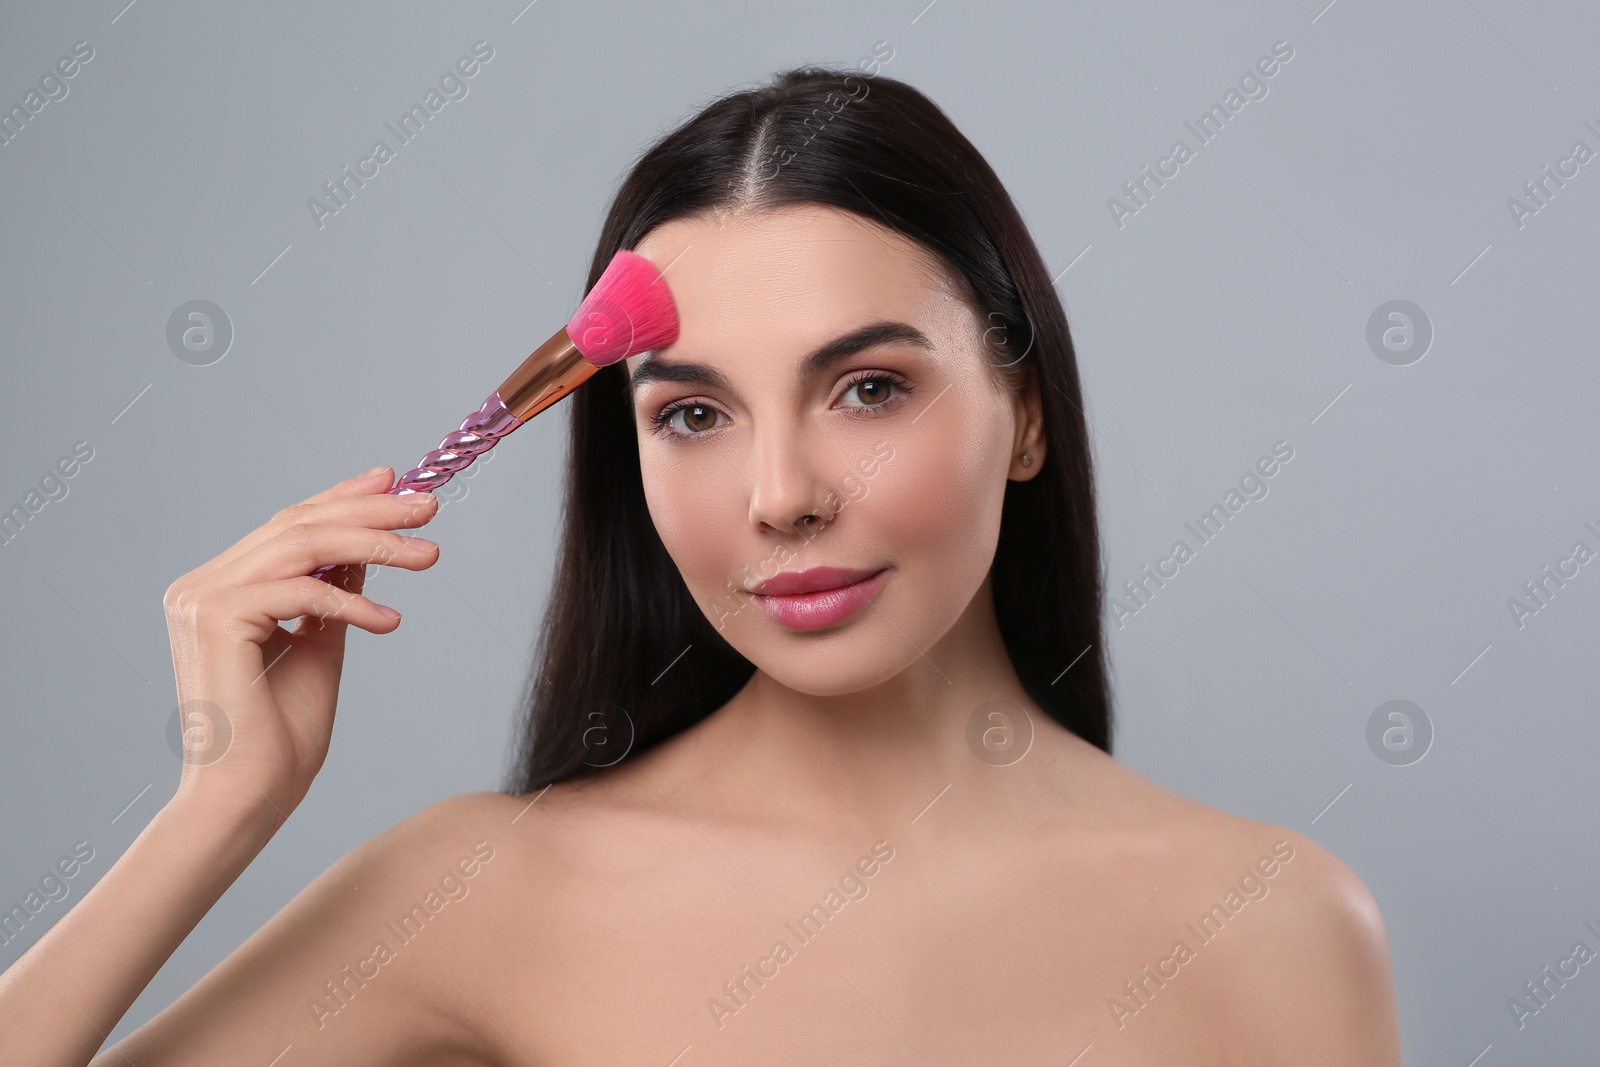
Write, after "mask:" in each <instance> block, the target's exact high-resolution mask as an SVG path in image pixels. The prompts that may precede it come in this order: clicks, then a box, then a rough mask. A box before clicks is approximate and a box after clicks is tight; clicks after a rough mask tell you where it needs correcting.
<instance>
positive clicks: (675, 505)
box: [641, 457, 739, 596]
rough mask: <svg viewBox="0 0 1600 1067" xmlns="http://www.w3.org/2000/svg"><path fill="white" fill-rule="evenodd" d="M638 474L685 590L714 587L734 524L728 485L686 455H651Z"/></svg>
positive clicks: (731, 489) (730, 546)
mask: <svg viewBox="0 0 1600 1067" xmlns="http://www.w3.org/2000/svg"><path fill="white" fill-rule="evenodd" d="M722 466H723V467H724V469H726V465H725V464H724V465H722ZM641 473H642V475H643V480H644V495H645V503H646V505H647V506H648V507H649V509H650V518H651V520H652V521H653V522H654V523H655V527H656V532H657V533H658V534H659V535H660V536H661V543H662V544H663V545H665V546H666V549H667V554H668V555H670V556H671V557H672V560H673V562H674V563H676V564H677V565H678V570H679V571H681V572H682V573H683V577H684V580H685V582H686V583H687V584H688V586H689V591H690V592H691V593H694V594H696V595H697V596H698V595H699V594H700V593H701V592H702V591H703V590H704V589H706V588H710V587H718V588H720V587H721V585H722V582H723V575H724V574H725V573H727V571H728V569H729V559H730V558H731V554H732V552H733V551H734V549H733V543H734V540H735V538H736V537H737V535H738V529H739V527H738V522H737V518H738V516H737V515H734V514H733V513H732V512H731V511H730V501H732V500H733V499H734V498H733V496H732V495H731V494H733V492H734V487H731V486H726V485H723V484H722V483H721V482H720V481H719V480H718V479H719V477H720V476H719V474H718V473H717V472H716V471H714V470H705V469H703V468H702V467H700V466H699V465H697V464H696V463H694V462H693V461H691V460H680V459H676V458H673V459H667V460H663V459H659V458H656V457H652V458H650V459H646V460H644V462H643V466H642V469H641ZM735 569H736V568H735Z"/></svg>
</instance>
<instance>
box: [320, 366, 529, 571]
mask: <svg viewBox="0 0 1600 1067" xmlns="http://www.w3.org/2000/svg"><path fill="white" fill-rule="evenodd" d="M524 421H525V420H523V419H519V418H517V417H516V416H515V415H513V414H511V412H510V411H509V410H507V408H506V406H505V403H504V402H502V401H501V399H500V392H499V390H496V391H495V392H493V393H490V394H489V399H487V400H485V401H484V402H483V406H482V407H480V408H479V409H478V410H477V411H475V412H473V413H472V414H471V415H468V416H467V418H466V420H465V421H463V422H462V423H461V428H460V429H459V430H452V431H451V432H450V433H447V434H445V436H444V440H442V441H440V442H439V447H438V448H436V449H434V450H433V451H432V452H429V453H428V454H427V455H426V456H423V457H422V460H421V462H419V463H418V464H417V465H416V466H415V467H413V468H411V469H410V470H408V471H406V472H405V473H404V474H402V475H401V476H400V480H399V481H398V482H396V483H395V485H394V487H393V488H392V489H389V490H387V492H388V493H389V494H390V495H391V496H403V495H405V494H408V493H431V492H433V491H434V490H435V489H437V488H439V487H440V486H441V485H443V484H444V483H446V482H448V481H449V480H450V479H451V478H453V477H455V476H456V474H457V473H459V472H460V471H463V470H466V469H467V468H468V467H470V466H471V465H472V462H473V460H475V459H477V458H478V457H479V456H481V455H483V453H485V452H487V451H489V449H491V448H493V447H494V446H495V445H496V444H498V443H499V442H500V438H502V437H504V436H505V435H506V434H508V433H510V432H511V431H512V430H515V429H516V428H517V427H519V426H521V425H522V424H523V422H524ZM336 566H339V564H336V563H330V564H328V565H327V566H326V567H318V568H317V569H316V570H314V571H312V572H311V577H313V578H322V577H323V576H324V575H325V574H327V573H328V572H329V571H331V570H333V568H334V567H336ZM324 580H326V579H324Z"/></svg>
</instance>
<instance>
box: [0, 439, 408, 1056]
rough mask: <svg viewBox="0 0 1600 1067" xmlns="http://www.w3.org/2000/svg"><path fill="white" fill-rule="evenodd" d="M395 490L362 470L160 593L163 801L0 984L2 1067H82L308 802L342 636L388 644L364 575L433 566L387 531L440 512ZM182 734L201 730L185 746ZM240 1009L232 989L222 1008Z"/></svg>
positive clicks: (243, 992) (175, 1043)
mask: <svg viewBox="0 0 1600 1067" xmlns="http://www.w3.org/2000/svg"><path fill="white" fill-rule="evenodd" d="M378 475H382V476H383V477H382V478H381V480H380V479H379V478H378ZM392 478H393V471H391V470H390V469H389V468H387V467H380V468H375V469H374V470H372V471H369V472H367V474H366V475H363V476H361V477H357V478H350V479H346V480H344V481H342V482H340V483H339V484H337V485H335V486H332V487H330V488H329V489H326V490H324V491H322V492H320V493H317V494H315V495H313V496H311V497H308V498H307V499H306V500H304V501H301V502H300V503H299V504H296V505H291V506H290V507H286V508H284V509H282V510H281V511H279V512H278V513H277V514H276V515H274V516H273V517H272V519H270V520H269V521H268V522H266V523H265V524H263V525H262V526H260V527H258V528H257V529H256V530H254V531H252V532H251V533H249V534H247V535H246V536H245V537H243V538H242V539H240V540H239V541H238V542H236V543H235V544H234V545H233V546H232V547H230V548H228V549H227V550H225V551H223V552H222V553H220V554H219V555H217V556H216V557H214V558H213V559H211V560H209V561H208V562H206V563H204V564H202V565H201V566H199V567H197V568H195V569H194V570H193V571H190V572H189V573H188V574H185V575H183V576H182V577H181V578H179V579H178V580H177V581H175V582H173V583H172V585H171V586H170V587H168V589H167V593H166V596H165V597H164V598H163V600H162V606H163V609H164V611H165V614H166V620H167V630H168V636H169V638H170V641H171V644H172V657H173V667H174V670H175V673H176V677H177V690H178V699H179V707H180V708H182V709H184V713H185V718H186V721H185V727H186V728H185V730H184V731H183V742H184V749H185V751H184V762H183V771H182V775H181V777H180V780H179V784H178V789H177V792H176V794H175V795H174V797H173V799H172V800H171V801H169V802H168V804H167V805H166V806H165V807H164V808H163V809H162V811H161V813H160V814H158V815H157V817H156V818H155V819H154V820H152V822H151V823H150V825H149V826H148V827H146V829H145V831H144V832H143V833H141V834H140V835H139V838H138V839H137V840H136V841H135V842H134V844H133V845H132V846H131V847H130V848H129V850H128V852H127V853H126V854H125V855H124V856H123V857H122V858H121V859H119V860H118V862H117V863H116V864H115V865H114V866H113V867H112V869H111V870H110V871H108V872H106V874H105V876H104V877H103V878H102V879H101V880H100V882H99V883H98V884H97V885H96V886H95V887H94V888H93V889H92V890H91V891H90V892H89V893H87V894H85V896H84V897H83V898H82V899H81V900H80V901H79V902H78V904H77V905H76V906H75V907H73V908H72V909H71V910H70V911H68V913H67V914H66V915H64V916H62V918H61V919H60V921H59V922H57V923H56V924H55V927H54V928H52V929H51V930H50V931H49V932H47V933H46V934H45V935H44V936H43V937H41V938H40V939H39V941H38V943H36V944H35V945H33V946H32V947H31V948H30V949H29V950H28V952H27V953H25V954H24V956H23V957H22V959H20V960H18V961H17V962H16V963H14V964H12V966H11V967H10V968H8V969H7V970H6V971H5V973H4V974H0V1056H3V1062H4V1063H5V1064H6V1065H7V1067H12V1065H15V1067H33V1065H39V1067H46V1065H49V1067H70V1065H78V1067H81V1065H83V1064H86V1063H88V1062H89V1057H90V1056H92V1055H93V1053H94V1050H95V1049H96V1048H98V1047H99V1046H100V1044H102V1043H103V1041H104V1040H105V1035H106V1034H107V1033H108V1032H109V1031H110V1030H111V1028H112V1027H114V1026H115V1025H116V1023H117V1021H118V1020H119V1019H121V1018H122V1015H123V1013H125V1012H126V1011H127V1010H128V1007H129V1005H130V1004H132V1003H133V1001H134V999H135V998H136V997H137V996H138V995H139V993H140V992H141V991H142V990H143V989H144V987H145V986H146V985H147V984H148V983H149V981H150V979H151V978H152V977H153V976H154V975H155V973H156V972H157V971H158V970H159V969H160V968H161V965H162V964H163V963H164V962H165V961H166V959H167V958H168V957H169V956H170V955H171V954H172V952H173V950H174V949H176V948H177V946H178V945H179V944H180V943H181V942H182V941H183V939H184V938H185V937H187V936H188V933H189V931H190V930H192V929H193V928H194V927H195V925H196V924H197V923H198V922H199V921H200V919H201V917H202V916H204V915H205V914H206V912H207V911H208V910H209V909H210V908H211V906H212V905H213V904H215V903H216V901H217V898H219V897H220V896H221V895H222V894H223V892H224V891H225V890H226V889H227V888H228V886H229V885H231V884H232V883H233V881H234V879H235V878H237V877H238V876H239V872H241V871H242V870H244V868H245V867H246V866H248V865H249V863H250V861H251V860H252V859H254V858H255V856H256V855H257V853H259V852H260V851H261V849H262V848H263V847H264V846H265V845H266V843H267V841H268V840H270V839H271V837H272V835H273V833H274V832H275V831H276V830H277V829H278V827H279V825H281V823H282V822H284V821H285V820H287V819H288V817H289V813H290V812H292V811H293V810H294V809H295V807H296V806H297V805H298V804H299V803H300V800H301V799H302V798H303V797H304V796H305V795H306V792H307V790H308V789H309V788H310V786H311V781H312V779H313V778H314V777H315V776H316V774H317V772H318V770H320V769H321V767H322V764H323V761H324V760H325V759H326V757H327V751H328V741H329V738H330V736H331V733H332V729H333V714H334V706H335V703H336V698H337V694H338V686H339V677H340V674H341V672H342V669H343V664H344V644H345V631H346V629H347V627H348V626H349V625H351V624H354V625H356V626H359V627H361V628H363V629H366V630H370V631H372V632H374V633H390V632H392V631H393V630H394V629H395V627H396V626H397V625H398V624H399V615H398V613H396V612H393V611H389V610H387V609H384V608H382V607H380V606H379V605H377V604H374V603H373V602H372V601H371V600H369V599H367V598H366V597H364V596H362V595H361V589H362V586H363V584H364V577H365V565H366V564H368V563H371V562H380V563H387V564H390V565H392V566H398V567H405V568H408V569H411V570H422V569H425V568H427V567H429V566H432V565H433V563H434V562H435V561H436V560H437V559H438V551H437V546H434V545H431V544H430V543H428V542H426V541H421V542H418V541H412V540H409V539H405V538H402V537H400V536H399V535H397V534H395V533H392V532H389V531H392V530H394V529H395V528H397V527H400V528H413V527H416V526H420V525H422V524H423V523H426V522H427V521H428V520H429V519H431V518H432V517H433V515H434V514H435V513H436V510H437V507H438V502H437V501H436V500H435V499H434V497H433V495H432V494H431V493H424V494H421V499H420V500H417V499H409V500H408V499H406V498H405V497H404V496H391V495H389V494H388V493H387V492H386V490H387V489H388V488H389V486H390V483H391V480H392ZM323 565H332V566H333V567H334V569H333V570H332V571H331V572H330V574H331V577H330V580H329V581H326V582H324V581H321V580H318V579H317V578H314V577H311V574H312V572H313V571H315V570H316V569H317V568H318V567H320V566H323ZM284 621H293V622H294V623H295V626H294V628H293V629H291V630H285V629H284V628H283V627H282V626H280V625H279V623H280V622H284ZM197 719H198V721H199V722H203V723H206V724H208V725H209V727H210V729H209V730H207V731H205V732H201V731H198V730H192V729H189V728H188V727H190V726H191V725H197V724H198V723H197V722H196V720H197ZM371 854H372V853H371V850H369V855H371ZM377 858H378V859H380V860H381V858H382V857H381V854H380V855H379V856H378V857H377ZM319 884H320V883H319ZM308 892H310V891H309V890H308ZM302 895H304V894H302ZM286 910H287V909H286ZM280 926H281V924H280ZM258 937H259V935H258ZM256 940H257V938H252V943H253V942H255V941H256ZM269 940H270V939H269ZM235 955H236V956H237V955H238V953H235ZM219 969H220V968H219ZM214 973H215V972H214ZM212 988H215V983H213V984H212ZM250 993H251V991H250V990H249V989H248V988H245V989H239V988H237V987H235V989H234V990H233V993H232V994H231V995H232V996H234V997H236V998H240V999H243V998H247V997H249V995H250ZM186 999H188V998H186ZM211 1003H212V1006H213V1007H215V1008H217V1009H220V1010H222V1013H223V1014H224V1015H229V1016H230V1017H235V1018H241V1017H248V1016H249V1014H250V1013H249V1012H248V1011H245V1012H243V1013H242V1015H241V1013H240V1012H239V1011H237V1010H235V1009H236V1005H233V1004H230V1003H223V1002H219V1001H217V999H216V997H215V995H213V996H212V997H211ZM195 1021H196V1022H197V1023H199V1022H201V1020H195ZM409 1022H410V1020H409V1018H403V1019H401V1020H400V1023H399V1027H400V1029H402V1030H403V1029H404V1028H405V1026H406V1025H407V1024H408V1023H409ZM207 1032H208V1033H210V1032H213V1031H211V1030H210V1029H209V1028H208V1030H207ZM180 1040H181V1042H182V1043H183V1047H185V1048H189V1049H194V1048H198V1047H200V1046H199V1045H195V1044H194V1043H192V1042H190V1041H189V1039H188V1038H187V1037H182V1036H181V1035H180V1037H178V1038H174V1039H173V1040H165V1039H163V1040H162V1042H160V1043H159V1047H160V1048H161V1049H162V1050H163V1052H165V1051H166V1050H167V1049H177V1048H179V1047H180ZM202 1043H203V1044H207V1045H208V1047H209V1043H208V1042H205V1041H202ZM152 1047H155V1046H152ZM183 1055H184V1056H185V1057H186V1058H185V1059H184V1060H183V1061H182V1062H198V1061H196V1060H194V1059H193V1058H187V1056H188V1054H187V1053H183ZM274 1055H276V1051H275V1052H274ZM120 1058H121V1057H119V1059H120ZM366 1058H367V1059H368V1060H369V1061H370V1059H371V1057H370V1053H368V1054H367V1055H366ZM270 1059H272V1057H271V1056H269V1057H267V1060H263V1061H262V1062H267V1061H268V1060H270ZM147 1062H148V1060H147ZM162 1062H176V1060H174V1059H173V1058H172V1057H168V1058H166V1059H164V1060H163V1061H162ZM229 1062H235V1061H234V1060H232V1059H230V1061H229ZM237 1062H243V1061H237ZM299 1062H316V1060H315V1059H312V1060H309V1061H308V1060H305V1059H304V1058H302V1059H300V1060H299ZM322 1062H335V1061H332V1060H323V1061H322Z"/></svg>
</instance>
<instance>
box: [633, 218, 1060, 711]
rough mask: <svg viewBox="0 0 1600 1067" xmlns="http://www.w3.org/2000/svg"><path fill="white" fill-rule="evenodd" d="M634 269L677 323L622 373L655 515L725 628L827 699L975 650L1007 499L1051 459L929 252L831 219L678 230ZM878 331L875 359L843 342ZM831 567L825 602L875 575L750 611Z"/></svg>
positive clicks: (767, 665)
mask: <svg viewBox="0 0 1600 1067" xmlns="http://www.w3.org/2000/svg"><path fill="white" fill-rule="evenodd" d="M635 251H637V252H638V253H639V254H641V255H643V256H645V257H646V258H648V259H649V260H650V261H651V262H652V263H654V264H655V265H656V267H657V268H659V269H662V270H664V272H665V278H666V281H667V284H668V286H669V287H670V288H671V290H672V295H673V299H674V301H675V302H676V304H677V307H678V313H679V321H680V330H679V335H678V340H677V341H676V342H675V343H674V344H672V345H670V346H668V347H666V348H663V349H659V350H657V351H655V352H652V353H645V354H641V355H638V356H634V357H632V358H631V359H629V360H628V361H627V365H628V373H629V375H630V380H631V381H632V383H633V384H632V388H633V410H634V417H635V425H636V427H637V429H638V436H639V459H640V465H641V469H642V474H643V478H644V491H645V497H646V499H647V501H648V504H649V508H650V514H651V517H652V518H653V519H654V521H655V524H656V529H657V530H658V531H659V533H660V535H661V539H662V541H663V542H664V544H665V545H666V548H667V551H668V553H670V554H671V556H672V558H673V560H674V561H675V562H676V563H677V565H678V569H679V571H681V572H682V575H683V579H684V582H685V583H686V584H687V585H688V588H689V591H690V593H691V594H692V595H693V596H694V598H695V600H696V601H697V602H698V603H699V604H700V606H701V608H702V610H704V611H705V613H706V617H707V618H708V619H710V620H711V623H712V625H713V626H715V627H717V628H718V629H719V631H720V632H721V633H722V635H723V636H724V637H725V638H726V639H727V641H728V642H729V643H730V644H731V645H732V646H733V647H734V648H736V649H737V650H738V651H739V652H740V653H741V654H742V655H744V656H745V658H747V659H749V660H750V661H751V662H752V663H754V664H755V665H756V666H757V667H758V668H759V669H760V670H762V671H764V672H766V673H767V674H768V675H770V676H772V677H773V678H775V679H776V680H778V681H779V682H781V683H782V684H784V685H786V686H789V687H790V688H793V689H796V690H800V691H802V692H807V693H812V694H816V695H836V694H841V693H848V692H855V691H858V690H861V689H866V688H870V687H872V686H874V685H877V684H879V683H881V682H884V681H887V680H889V679H891V678H893V677H894V676H895V675H897V674H899V673H900V672H901V671H902V670H904V669H905V668H906V667H908V666H912V665H914V664H916V663H918V662H919V661H921V660H922V659H923V657H924V656H925V655H928V654H930V653H931V652H932V651H933V650H934V647H935V645H937V643H938V642H939V641H940V640H941V638H944V637H945V636H946V635H947V634H951V632H952V630H955V631H956V634H955V635H953V636H954V637H956V638H959V637H960V636H961V634H960V631H961V627H960V626H959V625H958V624H960V623H961V622H962V621H963V618H964V617H966V616H967V613H968V611H969V607H971V606H973V605H974V598H975V597H976V596H977V594H978V593H979V591H980V590H982V591H983V593H984V596H985V597H987V596H988V585H987V582H986V578H987V575H988V571H989V566H990V564H991V562H992V561H993V559H994V552H995V545H996V543H997V541H998V538H999V530H1000V507H1001V502H1002V500H1003V497H1004V492H1005V486H1006V480H1007V478H1008V477H1013V478H1019V479H1020V478H1028V477H1032V476H1033V474H1035V473H1037V472H1038V470H1039V469H1040V467H1041V465H1042V464H1043V462H1044V458H1045V457H1044V450H1043V441H1042V439H1041V438H1040V437H1039V436H1038V433H1037V429H1038V428H1037V415H1036V412H1037V405H1036V402H1031V401H1032V398H1031V397H1030V401H1024V400H1022V399H1020V398H1014V397H1013V396H1011V395H1009V394H1007V393H1005V392H1003V391H1002V389H1001V387H1000V386H999V385H998V384H997V383H996V382H995V381H994V378H993V371H991V370H990V369H989V368H988V367H987V366H986V364H985V360H984V356H983V344H984V328H985V325H986V324H984V323H982V322H981V321H980V320H979V319H978V318H977V316H976V315H975V314H974V312H973V311H972V309H971V308H970V307H969V306H967V304H966V303H965V302H964V301H963V300H962V299H961V298H960V297H959V296H958V295H957V291H956V290H955V289H954V287H953V283H952V282H950V281H948V280H947V278H946V277H945V276H944V275H943V273H942V272H941V270H940V268H939V267H938V266H937V265H936V263H935V260H934V259H933V257H932V255H931V253H928V252H926V251H925V250H924V249H922V248H921V246H919V245H917V244H916V243H915V242H913V241H911V240H909V239H908V238H905V237H902V236H901V235H899V234H898V233H896V232H895V231H893V230H891V229H888V228H886V227H882V226H879V225H878V224H876V223H873V222H868V221H866V220H864V219H862V218H860V217H858V216H856V215H853V214H851V213H849V212H845V211H841V210H838V209H835V208H831V207H824V206H818V205H798V206H789V207H785V208H781V209H776V210H766V211H760V212H754V213H745V214H740V215H734V216H723V215H718V216H712V217H699V218H686V219H679V220H675V221H673V222H670V223H665V224H663V225H661V226H659V227H657V228H656V229H655V230H652V231H651V232H650V233H649V234H647V235H646V236H645V238H644V239H643V240H642V241H640V242H639V243H638V245H637V246H636V248H635ZM874 326H876V327H879V328H880V329H879V331H878V335H877V337H876V338H875V339H874V338H868V339H867V340H868V341H871V342H872V343H869V344H867V345H865V346H864V347H863V346H862V345H860V344H850V343H847V344H844V345H838V344H836V342H839V341H840V339H843V338H851V337H853V336H855V335H857V334H858V331H861V330H863V328H866V327H874ZM830 346H831V352H830ZM816 353H821V358H817V357H815V356H814V354H816ZM1030 414H1032V416H1033V422H1032V423H1030V421H1029V416H1030ZM1024 451H1029V452H1031V453H1032V454H1033V463H1032V465H1031V466H1030V467H1026V468H1025V467H1022V466H1021V464H1020V462H1019V461H1018V460H1019V457H1020V456H1021V454H1022V452H1024ZM807 516H814V518H811V519H809V520H807ZM803 520H804V521H803ZM816 567H829V568H839V569H841V570H844V571H848V572H850V573H849V574H846V575H832V576H826V575H825V576H823V580H822V581H821V582H820V584H821V585H823V586H829V585H831V586H835V587H838V586H840V585H841V584H843V583H845V582H849V581H851V580H853V579H859V578H860V577H861V576H863V575H873V577H870V578H868V579H866V580H864V581H862V582H861V584H859V585H856V586H852V587H850V588H847V589H844V590H843V591H839V592H834V593H831V594H829V593H824V594H821V595H812V596H809V597H808V596H771V597H766V596H756V595H753V594H752V593H750V592H747V591H746V590H747V589H749V588H750V587H752V586H757V587H758V588H759V586H758V583H759V582H760V581H761V580H762V579H767V578H771V577H772V576H773V575H775V574H778V573H779V572H784V573H793V572H797V571H805V570H808V569H811V568H816ZM987 607H988V606H987V605H986V604H984V603H982V602H981V601H979V602H978V603H977V605H976V608H975V609H974V610H975V612H977V613H976V614H974V615H972V616H970V617H968V619H969V621H970V620H971V619H980V620H981V619H983V618H985V617H986V616H985V614H983V613H984V612H986V611H987ZM932 658H933V659H934V660H935V661H937V657H932Z"/></svg>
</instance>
